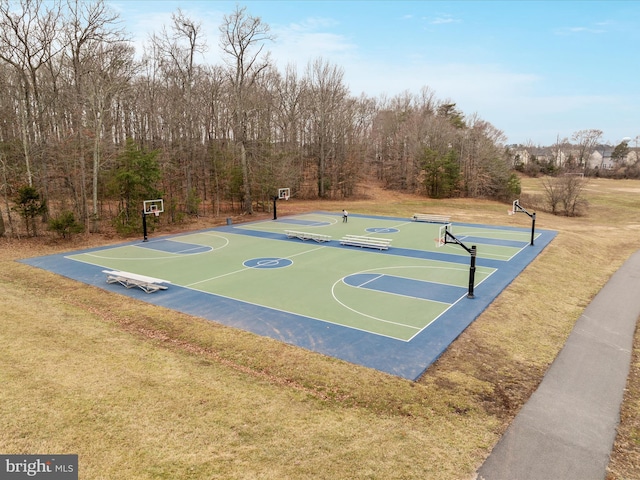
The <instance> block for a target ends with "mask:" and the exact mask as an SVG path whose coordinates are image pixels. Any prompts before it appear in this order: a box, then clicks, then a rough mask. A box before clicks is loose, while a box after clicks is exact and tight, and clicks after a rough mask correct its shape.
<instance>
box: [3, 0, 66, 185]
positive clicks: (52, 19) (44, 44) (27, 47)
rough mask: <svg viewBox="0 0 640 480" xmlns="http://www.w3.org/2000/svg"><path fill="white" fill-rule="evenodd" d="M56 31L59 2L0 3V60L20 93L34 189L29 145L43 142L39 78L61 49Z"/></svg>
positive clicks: (6, 0)
mask: <svg viewBox="0 0 640 480" xmlns="http://www.w3.org/2000/svg"><path fill="white" fill-rule="evenodd" d="M59 31H60V3H59V1H58V0H54V1H52V2H47V3H45V2H44V1H43V0H20V3H19V9H14V8H13V7H12V3H11V2H10V1H9V0H1V1H0V60H2V61H4V62H6V63H7V64H9V65H11V67H13V69H14V71H15V73H16V75H17V79H18V82H19V85H20V89H21V94H22V99H21V101H20V102H19V112H20V126H21V132H20V133H21V140H22V147H23V153H24V161H25V167H26V180H27V184H28V185H29V186H33V171H32V165H31V163H32V158H31V156H32V155H31V150H32V145H33V144H34V142H38V143H42V140H43V139H42V129H43V119H42V114H43V106H42V104H41V101H40V82H39V77H38V74H39V71H40V70H41V69H42V68H43V67H44V66H45V65H46V64H47V63H48V62H49V61H51V59H52V58H53V56H54V55H56V54H57V53H59V51H60V49H61V46H60V41H59Z"/></svg>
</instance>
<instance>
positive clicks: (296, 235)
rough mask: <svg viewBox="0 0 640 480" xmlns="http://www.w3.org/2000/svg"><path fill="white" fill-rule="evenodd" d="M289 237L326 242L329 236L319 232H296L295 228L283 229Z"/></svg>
mask: <svg viewBox="0 0 640 480" xmlns="http://www.w3.org/2000/svg"><path fill="white" fill-rule="evenodd" d="M284 233H286V234H287V237H289V238H299V239H300V240H303V241H304V240H315V241H316V242H328V241H329V240H331V236H329V235H322V234H321V233H307V232H296V231H295V230H285V231H284Z"/></svg>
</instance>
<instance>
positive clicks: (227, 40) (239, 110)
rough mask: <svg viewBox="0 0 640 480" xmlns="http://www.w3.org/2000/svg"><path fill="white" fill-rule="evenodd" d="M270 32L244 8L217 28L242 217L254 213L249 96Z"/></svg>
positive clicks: (263, 61)
mask: <svg viewBox="0 0 640 480" xmlns="http://www.w3.org/2000/svg"><path fill="white" fill-rule="evenodd" d="M269 31H270V27H269V25H267V24H265V23H263V22H262V20H261V19H260V18H259V17H253V16H251V15H249V14H247V12H246V8H244V7H243V8H240V7H239V6H237V7H236V10H235V11H234V12H233V13H232V14H230V15H225V16H224V20H223V22H222V25H221V26H220V47H221V48H222V51H223V52H224V54H225V55H226V57H225V61H226V63H227V66H228V75H229V79H230V81H231V86H232V88H233V94H234V102H233V105H232V108H233V115H234V129H233V136H234V139H235V142H236V144H237V146H238V148H239V149H240V163H241V166H242V183H243V190H244V199H243V203H244V211H245V213H253V202H252V199H251V177H250V171H249V165H248V161H247V149H246V142H247V115H248V113H249V96H250V95H249V93H250V89H251V88H252V87H254V85H255V83H256V80H257V79H258V77H259V75H260V74H261V73H262V72H263V71H264V70H265V69H266V68H267V67H268V66H269V55H268V54H266V55H264V56H263V55H262V50H263V48H264V45H265V42H267V41H269V40H272V39H273V37H272V36H271V35H270V34H269Z"/></svg>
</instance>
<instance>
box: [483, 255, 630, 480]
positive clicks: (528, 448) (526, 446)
mask: <svg viewBox="0 0 640 480" xmlns="http://www.w3.org/2000/svg"><path fill="white" fill-rule="evenodd" d="M585 268H588V266H585ZM639 316H640V252H636V253H635V254H633V255H632V256H631V257H630V258H629V259H628V260H627V261H626V262H625V263H624V264H623V265H622V267H621V268H620V269H619V270H618V271H617V272H616V273H615V274H614V275H613V276H612V277H611V279H610V280H609V281H608V282H607V284H606V285H605V286H604V287H603V288H602V290H601V291H600V292H599V293H598V294H597V295H596V297H595V298H594V299H593V301H592V302H591V303H590V304H589V306H588V307H587V308H586V309H585V311H584V313H583V314H582V316H581V317H580V318H579V319H578V321H577V322H576V324H575V326H574V328H573V330H572V332H571V334H570V335H569V338H568V339H567V342H566V344H565V346H564V347H563V349H562V350H561V352H560V353H559V354H558V357H557V358H556V359H555V361H554V362H553V363H552V365H551V367H550V368H549V370H548V371H547V373H546V374H545V376H544V378H543V380H542V382H541V383H540V385H539V387H538V389H537V390H536V391H535V392H534V394H533V395H532V396H531V398H530V399H529V401H528V402H527V403H526V404H525V405H524V406H523V407H522V409H521V410H520V412H519V413H518V415H517V416H516V418H515V419H514V421H513V422H512V424H511V425H510V426H509V428H508V429H507V431H506V432H505V434H504V435H503V437H502V438H501V439H500V441H499V442H498V443H497V444H496V446H495V447H494V449H493V451H492V452H491V454H490V455H489V457H488V458H487V459H486V461H485V462H484V464H483V465H482V466H481V467H480V468H479V469H478V471H477V475H476V479H477V480H555V479H558V480H560V479H562V480H574V479H575V480H591V479H593V480H596V479H598V480H602V479H604V478H605V476H606V469H607V465H608V463H609V455H610V453H611V449H612V447H613V443H614V440H615V437H616V428H617V426H618V422H619V419H620V406H621V404H622V399H623V394H624V389H625V386H626V382H627V376H628V374H629V366H630V362H631V352H632V348H633V336H634V331H635V327H636V322H637V320H638V317H639Z"/></svg>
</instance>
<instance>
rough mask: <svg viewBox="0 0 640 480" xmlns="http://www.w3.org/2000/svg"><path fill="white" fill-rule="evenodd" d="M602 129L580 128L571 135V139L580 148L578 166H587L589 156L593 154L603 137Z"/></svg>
mask: <svg viewBox="0 0 640 480" xmlns="http://www.w3.org/2000/svg"><path fill="white" fill-rule="evenodd" d="M602 133H603V132H602V130H597V129H589V130H578V131H577V132H575V133H574V134H573V135H572V136H571V140H572V141H573V142H575V144H576V147H577V148H578V158H577V160H578V166H579V167H587V166H588V165H587V162H588V161H589V157H591V155H592V154H593V152H594V151H595V149H596V146H597V145H598V143H599V142H600V139H601V138H602Z"/></svg>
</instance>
